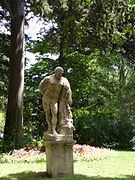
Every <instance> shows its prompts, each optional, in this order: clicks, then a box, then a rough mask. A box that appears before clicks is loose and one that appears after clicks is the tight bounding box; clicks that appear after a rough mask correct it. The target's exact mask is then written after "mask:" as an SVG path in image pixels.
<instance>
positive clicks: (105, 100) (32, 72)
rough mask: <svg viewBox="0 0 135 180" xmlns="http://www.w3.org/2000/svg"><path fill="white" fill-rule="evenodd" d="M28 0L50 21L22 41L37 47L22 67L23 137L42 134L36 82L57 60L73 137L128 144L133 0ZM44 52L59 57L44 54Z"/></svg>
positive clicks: (133, 88) (131, 123)
mask: <svg viewBox="0 0 135 180" xmlns="http://www.w3.org/2000/svg"><path fill="white" fill-rule="evenodd" d="M27 3H29V4H27V5H28V6H27V7H29V9H26V12H28V11H32V12H33V13H34V15H36V16H39V17H40V18H41V17H42V19H43V20H44V23H51V26H50V29H49V30H46V28H45V27H44V26H43V27H42V29H41V31H40V32H39V37H38V39H37V40H35V41H31V40H29V41H27V45H26V49H27V50H28V51H30V52H33V53H37V52H38V53H39V55H38V56H37V58H36V59H37V63H36V64H35V65H33V66H31V68H30V69H26V70H25V89H24V140H25V141H26V143H27V142H28V141H32V140H33V138H34V139H41V138H42V135H43V131H44V130H45V127H46V122H45V116H44V112H43V108H42V102H41V95H40V94H39V91H38V84H39V82H40V81H41V79H42V78H43V77H44V76H45V75H47V74H50V73H51V72H52V71H53V70H54V68H55V67H56V66H57V65H60V66H62V67H63V68H64V72H65V73H64V75H65V76H66V77H67V78H68V79H69V81H70V83H71V88H72V91H73V105H72V111H73V116H74V124H75V127H76V131H75V133H74V135H75V138H76V139H77V141H78V142H79V143H88V144H91V145H95V146H108V145H109V146H119V147H121V148H125V147H129V146H130V140H131V139H132V137H133V128H134V121H135V120H134V105H135V101H134V99H135V98H134V97H135V93H134V92H135V86H134V71H135V69H134V55H135V52H134V49H135V48H134V45H135V44H134V41H135V40H134V4H135V3H134V1H131V0H125V1H124V2H123V1H117V0H116V1H104V0H87V1H86V0H83V1H75V0H69V1H55V0H53V1H51V0H48V1H47V0H44V1H30V2H27ZM47 53H50V54H55V55H57V57H58V58H57V59H56V60H54V59H53V58H48V57H47V56H45V54H47ZM18 82H19V81H18ZM17 122H19V121H17ZM19 124H20V122H19Z"/></svg>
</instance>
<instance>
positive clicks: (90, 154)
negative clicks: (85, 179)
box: [0, 144, 115, 163]
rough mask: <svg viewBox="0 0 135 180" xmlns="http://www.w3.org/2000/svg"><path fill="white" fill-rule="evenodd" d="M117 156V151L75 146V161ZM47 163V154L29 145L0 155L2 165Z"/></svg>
mask: <svg viewBox="0 0 135 180" xmlns="http://www.w3.org/2000/svg"><path fill="white" fill-rule="evenodd" d="M114 155H115V151H113V150H110V149H105V148H96V147H93V146H89V145H85V144H84V145H79V144H75V145H74V146H73V157H74V161H93V160H101V159H105V158H109V157H112V156H114ZM45 161H46V154H45V152H42V151H41V149H40V148H38V147H34V146H32V145H29V146H28V147H24V148H21V149H18V150H17V149H14V150H13V151H11V152H9V153H8V154H7V153H3V154H1V155H0V163H19V162H27V163H30V162H33V163H40V162H45Z"/></svg>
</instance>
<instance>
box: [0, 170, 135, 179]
mask: <svg viewBox="0 0 135 180" xmlns="http://www.w3.org/2000/svg"><path fill="white" fill-rule="evenodd" d="M11 179H14V180H43V179H46V180H51V179H52V180H121V179H123V180H124V179H125V180H126V179H130V180H135V176H128V175H127V176H126V175H125V177H123V178H117V177H115V178H111V177H100V176H91V177H90V176H85V175H81V174H75V175H74V176H66V177H57V178H50V177H49V176H48V175H47V173H46V172H39V173H36V172H32V171H28V172H21V173H17V174H9V175H7V176H5V177H1V178H0V180H11Z"/></svg>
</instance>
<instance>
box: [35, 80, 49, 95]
mask: <svg viewBox="0 0 135 180" xmlns="http://www.w3.org/2000/svg"><path fill="white" fill-rule="evenodd" d="M48 81H49V78H48V77H45V78H44V79H43V80H42V81H41V82H40V84H39V86H38V87H39V90H40V93H41V94H42V95H44V94H45V90H44V87H45V86H46V85H47V83H48Z"/></svg>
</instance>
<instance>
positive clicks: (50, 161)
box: [44, 140, 75, 177]
mask: <svg viewBox="0 0 135 180" xmlns="http://www.w3.org/2000/svg"><path fill="white" fill-rule="evenodd" d="M74 143H75V141H73V140H72V141H44V144H45V147H46V167H47V173H48V175H50V176H51V177H58V176H72V175H73V174H74V167H73V145H74Z"/></svg>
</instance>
